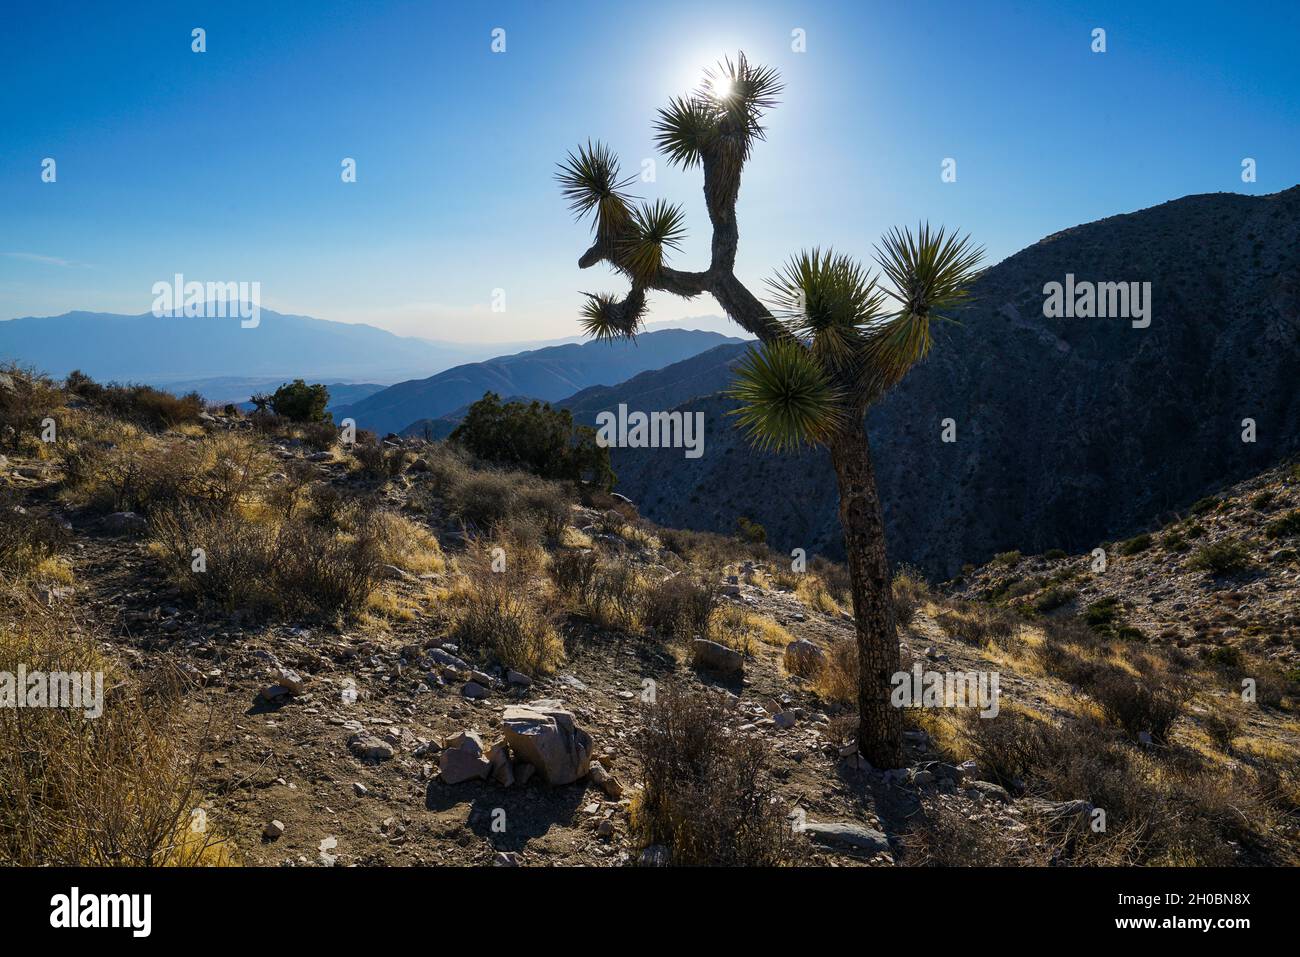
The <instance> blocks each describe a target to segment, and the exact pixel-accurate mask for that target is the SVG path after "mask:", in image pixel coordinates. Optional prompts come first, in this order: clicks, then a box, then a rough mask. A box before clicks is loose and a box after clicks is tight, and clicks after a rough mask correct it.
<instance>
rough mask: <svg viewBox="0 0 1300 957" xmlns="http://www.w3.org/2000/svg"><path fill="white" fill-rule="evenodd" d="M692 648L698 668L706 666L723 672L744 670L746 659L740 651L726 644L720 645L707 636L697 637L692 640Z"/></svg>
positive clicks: (734, 672) (729, 672)
mask: <svg viewBox="0 0 1300 957" xmlns="http://www.w3.org/2000/svg"><path fill="white" fill-rule="evenodd" d="M691 649H692V651H693V652H694V655H695V666H696V667H697V668H706V669H708V670H710V671H718V672H721V673H723V674H736V673H738V672H740V671H743V670H744V667H745V659H744V657H742V656H741V654H740V652H738V651H733V650H732V649H730V648H728V647H727V646H726V645H720V644H718V643H717V642H716V641H709V640H708V639H707V638H696V639H695V640H694V641H692V642H691Z"/></svg>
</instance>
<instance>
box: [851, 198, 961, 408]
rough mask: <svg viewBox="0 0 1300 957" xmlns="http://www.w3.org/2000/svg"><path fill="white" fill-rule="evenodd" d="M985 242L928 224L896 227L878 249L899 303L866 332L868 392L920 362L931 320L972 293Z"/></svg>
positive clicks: (928, 342) (926, 349)
mask: <svg viewBox="0 0 1300 957" xmlns="http://www.w3.org/2000/svg"><path fill="white" fill-rule="evenodd" d="M983 257H984V249H983V247H980V246H976V245H975V244H974V243H973V242H972V241H971V238H970V236H963V237H958V236H957V234H956V233H948V232H947V230H945V229H943V228H940V229H939V230H938V231H937V232H936V231H934V230H931V228H930V226H929V224H928V223H926V224H922V225H921V226H919V227H918V228H917V232H916V235H915V236H914V235H913V234H912V232H911V230H908V229H901V230H900V229H897V228H895V229H892V230H890V231H889V232H888V233H886V234H885V236H884V238H883V239H882V240H881V245H880V246H878V247H877V248H876V262H878V263H879V264H880V269H881V271H882V272H883V273H884V274H885V276H886V277H888V279H889V281H890V284H891V288H890V290H889V293H890V295H891V296H893V298H895V299H897V300H898V302H899V303H900V304H901V307H900V308H899V310H898V311H897V312H896V313H893V314H892V315H891V316H890V317H889V318H887V319H884V320H882V321H881V322H878V323H876V324H874V325H873V326H872V327H871V329H870V330H869V331H868V333H867V342H866V348H865V349H864V350H863V355H864V359H865V369H864V378H865V387H864V393H865V394H866V395H867V397H868V398H874V397H877V396H879V395H881V394H883V393H884V392H885V391H887V390H888V389H890V388H891V387H892V386H893V385H894V384H895V383H897V382H898V381H899V380H900V379H902V378H903V376H904V375H906V374H907V371H908V370H909V369H910V368H911V367H912V366H913V365H915V364H916V363H917V362H919V361H921V360H922V359H924V358H925V356H926V354H927V353H928V352H929V351H930V345H931V343H932V339H931V335H930V321H931V320H943V319H947V318H948V317H947V316H945V315H944V314H943V313H945V312H947V311H950V310H951V309H953V308H955V307H957V306H960V305H961V304H963V303H965V302H966V301H967V300H968V299H969V298H970V290H969V287H970V284H971V283H972V282H974V280H975V277H976V276H977V275H979V270H978V266H979V262H980V260H981V259H982V258H983Z"/></svg>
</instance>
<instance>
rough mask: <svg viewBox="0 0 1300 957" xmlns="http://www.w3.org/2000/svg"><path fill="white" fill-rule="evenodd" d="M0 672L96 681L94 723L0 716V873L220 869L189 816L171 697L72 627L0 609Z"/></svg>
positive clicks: (174, 696)
mask: <svg viewBox="0 0 1300 957" xmlns="http://www.w3.org/2000/svg"><path fill="white" fill-rule="evenodd" d="M0 600H2V601H3V603H4V608H3V611H0V616H3V618H2V620H0V671H5V672H9V673H11V674H12V673H14V672H16V670H17V668H18V666H19V665H20V664H22V665H24V666H25V667H26V669H27V670H28V673H29V674H30V673H31V672H32V671H38V670H40V671H47V672H48V671H62V672H80V673H85V672H91V673H92V674H93V673H96V672H99V673H103V676H104V677H103V689H104V690H103V713H102V714H101V715H100V716H99V717H95V718H89V717H86V716H85V712H84V711H83V710H80V709H72V708H49V707H47V708H21V709H18V708H12V707H0V863H3V864H10V865H17V866H22V867H43V866H50V865H58V866H112V867H133V866H147V867H158V866H165V865H181V866H192V865H202V864H222V863H228V862H229V859H230V854H229V851H228V849H227V848H226V846H225V845H224V844H223V843H222V842H221V840H220V838H219V837H218V836H217V835H216V834H215V833H214V832H213V831H212V830H211V829H208V828H205V827H201V826H200V825H201V823H202V820H203V819H202V817H196V816H195V815H194V814H193V812H194V809H195V808H196V806H197V804H198V801H199V799H200V796H201V792H200V791H199V789H198V787H197V772H198V765H199V760H200V755H198V754H195V753H191V752H189V751H187V750H186V749H185V748H184V746H183V745H182V744H181V741H182V737H183V736H182V732H181V729H180V726H179V708H178V703H179V695H180V690H181V686H180V684H179V682H178V680H177V679H176V678H175V676H174V675H172V674H170V673H169V672H168V671H167V670H166V669H165V667H164V668H159V669H157V670H155V671H153V672H149V673H143V674H142V673H138V672H131V671H128V670H125V669H122V668H119V667H118V666H117V665H116V664H115V663H114V662H112V661H111V660H109V659H107V658H106V657H105V656H104V655H103V654H102V652H101V651H100V649H99V645H98V643H97V642H96V641H95V640H94V638H93V637H92V636H91V635H89V634H87V633H85V632H83V631H81V630H80V629H79V628H78V627H77V626H76V624H75V623H74V622H70V621H67V620H60V619H56V618H54V617H52V616H51V614H50V613H49V612H48V610H45V609H41V608H38V607H35V606H32V605H30V604H23V605H20V604H16V602H18V601H20V600H19V599H16V598H15V597H14V596H12V595H6V596H4V598H3V599H0Z"/></svg>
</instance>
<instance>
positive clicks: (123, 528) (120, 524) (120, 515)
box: [104, 512, 149, 535]
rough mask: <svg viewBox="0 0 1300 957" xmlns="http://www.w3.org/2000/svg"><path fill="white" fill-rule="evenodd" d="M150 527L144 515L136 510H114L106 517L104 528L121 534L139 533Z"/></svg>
mask: <svg viewBox="0 0 1300 957" xmlns="http://www.w3.org/2000/svg"><path fill="white" fill-rule="evenodd" d="M148 527H149V522H148V521H147V520H146V519H145V518H144V516H143V515H137V514H136V513H135V512H114V513H113V514H112V515H109V516H106V517H105V518H104V528H105V530H107V531H110V532H115V533H117V534H119V535H125V534H139V533H141V532H143V531H144V530H145V529H147V528H148Z"/></svg>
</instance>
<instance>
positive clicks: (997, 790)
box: [966, 781, 1011, 804]
mask: <svg viewBox="0 0 1300 957" xmlns="http://www.w3.org/2000/svg"><path fill="white" fill-rule="evenodd" d="M966 794H967V796H969V797H972V798H975V799H977V800H978V799H980V798H988V799H989V800H990V801H997V802H998V803H999V804H1010V803H1011V795H1010V794H1008V793H1007V789H1006V788H1004V787H1002V786H1001V785H999V784H994V783H993V782H992V781H967V782H966Z"/></svg>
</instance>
